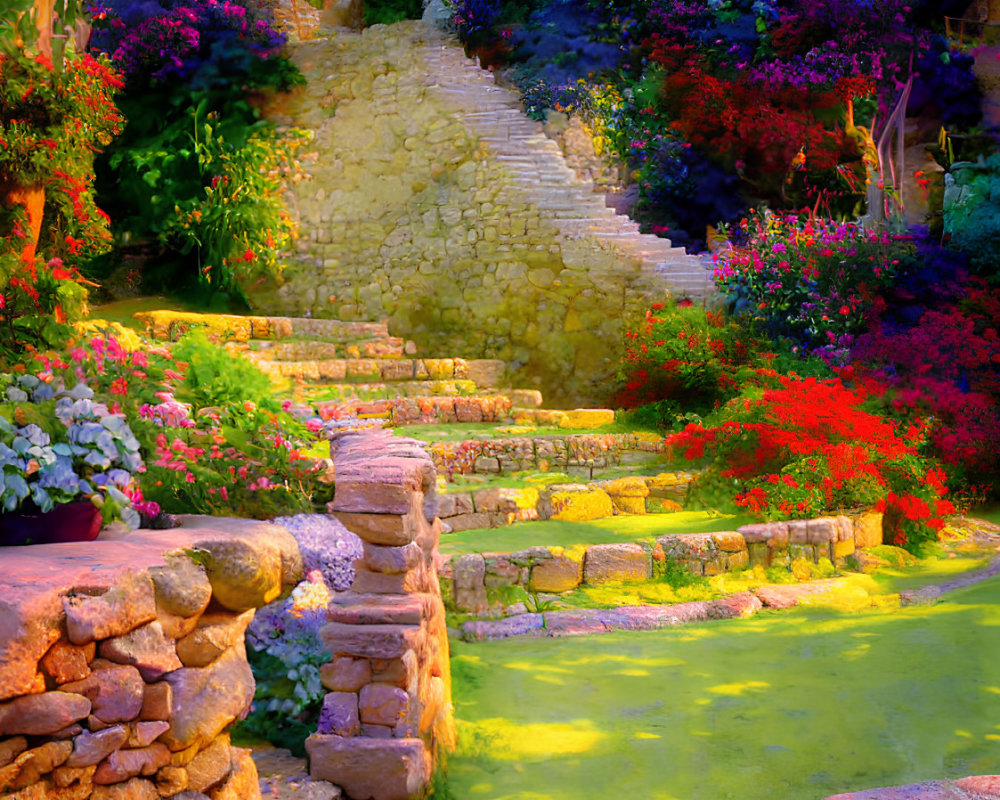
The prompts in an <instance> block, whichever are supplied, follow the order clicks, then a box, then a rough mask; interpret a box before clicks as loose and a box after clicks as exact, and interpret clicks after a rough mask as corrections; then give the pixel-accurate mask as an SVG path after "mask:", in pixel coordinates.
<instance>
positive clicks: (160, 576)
mask: <svg viewBox="0 0 1000 800" xmlns="http://www.w3.org/2000/svg"><path fill="white" fill-rule="evenodd" d="M165 559H166V562H167V563H166V565H165V566H153V567H150V569H149V576H150V578H152V580H153V589H154V592H155V597H156V604H157V606H158V607H159V608H160V609H162V610H163V611H165V612H167V613H168V614H174V615H177V616H179V617H193V616H196V615H197V614H200V613H201V612H202V611H204V610H205V607H206V606H207V605H208V601H209V600H211V599H212V584H211V583H210V582H209V580H208V575H207V574H205V568H204V567H203V566H202V565H201V564H198V563H195V562H194V561H193V560H192V559H191V558H190V557H189V556H187V555H186V554H185V555H174V554H170V555H167V556H166V557H165Z"/></svg>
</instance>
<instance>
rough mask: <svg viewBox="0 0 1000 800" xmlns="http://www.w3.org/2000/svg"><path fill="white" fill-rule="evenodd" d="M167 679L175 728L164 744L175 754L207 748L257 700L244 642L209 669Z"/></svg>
mask: <svg viewBox="0 0 1000 800" xmlns="http://www.w3.org/2000/svg"><path fill="white" fill-rule="evenodd" d="M164 680H166V681H167V682H168V683H169V684H170V685H171V687H172V688H173V691H172V701H173V702H172V706H171V729H170V730H169V731H168V732H167V733H166V734H164V735H163V737H162V741H163V742H164V743H165V744H166V745H167V746H168V747H169V748H170V749H171V750H173V751H175V752H176V751H179V750H183V749H185V748H187V747H191V746H194V745H197V746H199V747H205V746H206V745H207V744H208V743H210V742H211V741H212V740H213V739H215V737H216V736H218V735H219V734H220V733H221V732H222V731H223V730H224V729H225V728H226V726H228V725H229V724H230V723H232V722H233V720H235V719H237V718H238V717H242V716H243V715H244V713H245V712H246V711H247V709H248V708H249V707H250V702H251V701H252V700H253V693H254V680H253V674H252V673H251V671H250V665H249V664H248V663H247V660H246V650H245V649H244V647H243V644H242V643H240V644H238V645H236V646H234V647H231V648H230V649H229V650H227V651H226V652H225V653H224V654H223V655H222V656H220V657H219V658H217V659H216V660H215V661H213V662H212V663H211V664H210V665H208V666H206V667H184V668H182V669H179V670H176V671H175V672H171V673H170V674H169V675H167V676H166V677H165V678H164Z"/></svg>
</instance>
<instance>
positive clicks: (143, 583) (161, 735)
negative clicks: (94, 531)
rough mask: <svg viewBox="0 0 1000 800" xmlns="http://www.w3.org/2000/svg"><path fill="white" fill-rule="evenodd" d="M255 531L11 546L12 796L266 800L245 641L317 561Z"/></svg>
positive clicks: (6, 616)
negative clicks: (239, 742)
mask: <svg viewBox="0 0 1000 800" xmlns="http://www.w3.org/2000/svg"><path fill="white" fill-rule="evenodd" d="M241 523H242V524H241V526H240V528H239V530H238V531H236V530H235V529H234V530H232V531H229V530H226V531H223V530H216V529H213V528H212V527H211V526H212V525H213V522H211V521H210V522H208V523H205V522H199V521H197V520H190V521H189V526H188V527H185V528H180V529H175V530H172V531H164V532H152V531H137V532H134V533H131V534H130V535H129V536H128V537H127V538H126V539H123V540H121V541H102V540H98V541H95V542H84V543H72V544H51V545H35V546H31V547H12V548H4V549H3V550H2V551H0V559H2V563H3V572H2V575H0V797H2V798H3V800H87V799H88V798H90V799H91V800H158V798H160V797H178V798H179V797H183V798H184V800H255V798H256V800H259V798H260V790H259V787H258V782H257V770H256V767H255V766H254V764H253V761H252V760H251V759H250V756H249V752H248V751H246V750H242V749H240V748H234V747H231V746H230V742H229V734H228V732H227V731H228V729H229V726H230V725H231V723H232V722H234V721H235V720H236V719H239V718H241V717H242V716H243V715H245V714H246V712H247V710H248V709H249V707H250V702H251V700H252V699H253V694H254V680H253V675H252V674H251V672H250V666H249V664H248V663H247V660H246V651H245V649H244V644H243V636H244V631H245V630H246V627H247V625H248V624H249V623H250V620H251V619H252V617H253V614H254V609H256V608H259V607H260V606H263V605H265V604H266V603H268V602H270V601H271V600H273V599H275V598H276V597H277V596H278V595H279V594H280V593H281V591H282V588H283V587H286V586H290V585H292V584H294V583H295V582H297V581H298V580H299V579H301V577H302V561H301V556H300V554H299V549H298V546H297V545H296V543H295V540H294V538H293V537H292V536H291V534H289V533H288V532H287V531H285V530H284V529H283V528H280V527H277V526H273V525H266V524H263V523H252V522H251V523H246V522H245V521H241ZM199 525H202V526H205V525H207V526H208V527H201V528H199V527H198V526H199Z"/></svg>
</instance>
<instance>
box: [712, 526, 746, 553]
mask: <svg viewBox="0 0 1000 800" xmlns="http://www.w3.org/2000/svg"><path fill="white" fill-rule="evenodd" d="M712 541H713V542H715V547H716V549H718V550H720V551H722V552H723V553H740V552H745V551H746V549H747V543H746V539H744V538H743V535H742V534H740V533H737V532H736V531H719V532H718V533H713V534H712Z"/></svg>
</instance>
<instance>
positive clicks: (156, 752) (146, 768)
mask: <svg viewBox="0 0 1000 800" xmlns="http://www.w3.org/2000/svg"><path fill="white" fill-rule="evenodd" d="M168 764H170V751H169V750H168V749H167V747H166V745H163V744H160V743H159V742H156V743H154V744H151V745H149V747H140V748H138V749H133V750H115V751H114V752H112V753H110V754H108V757H107V758H106V759H104V761H102V762H101V763H100V764H99V765H98V767H97V771H96V772H95V773H94V783H95V784H99V785H105V786H106V785H108V784H113V783H122V782H123V781H127V780H128V779H129V778H134V777H136V776H138V775H155V774H156V773H157V771H158V770H159V769H160V768H161V767H165V766H167V765H168Z"/></svg>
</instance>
